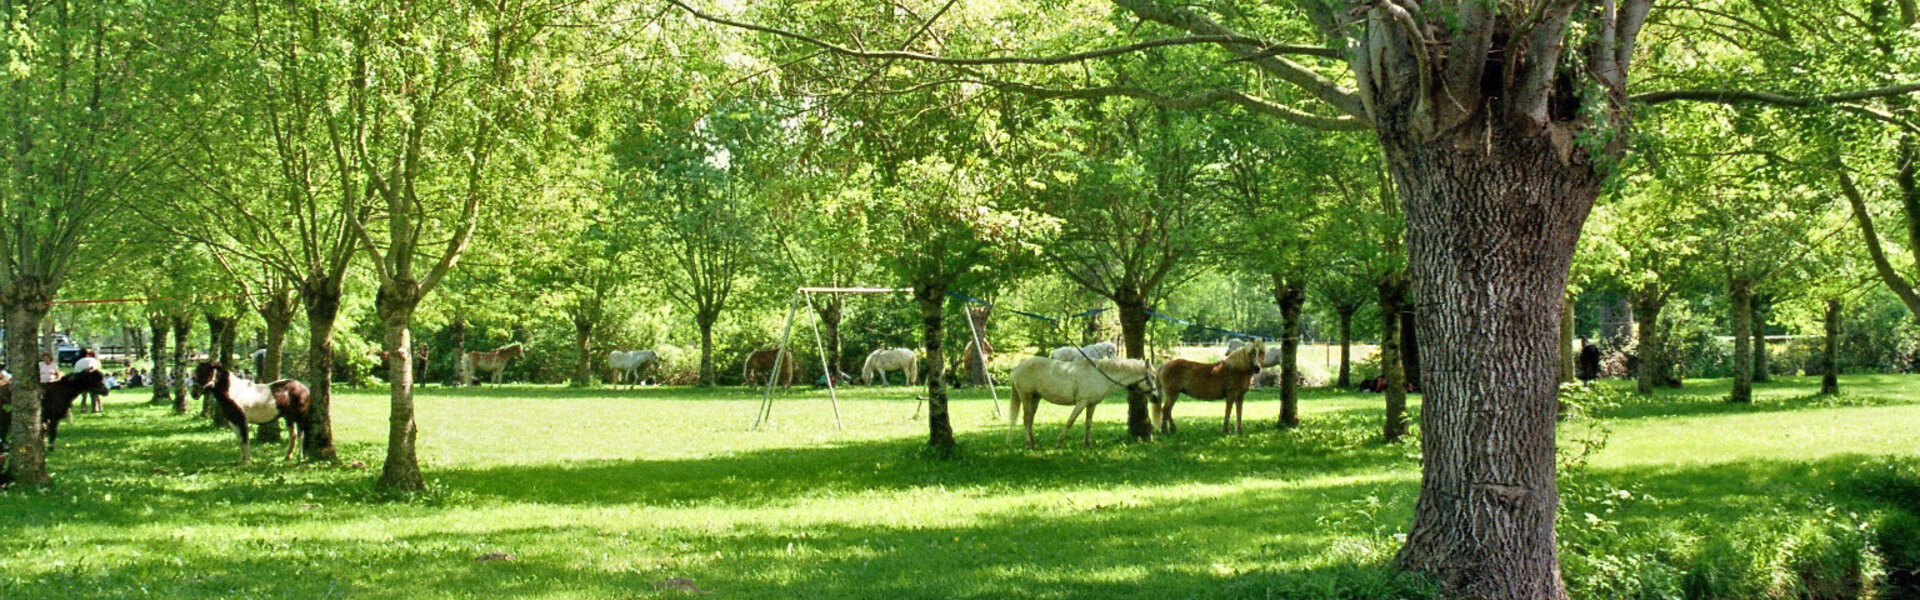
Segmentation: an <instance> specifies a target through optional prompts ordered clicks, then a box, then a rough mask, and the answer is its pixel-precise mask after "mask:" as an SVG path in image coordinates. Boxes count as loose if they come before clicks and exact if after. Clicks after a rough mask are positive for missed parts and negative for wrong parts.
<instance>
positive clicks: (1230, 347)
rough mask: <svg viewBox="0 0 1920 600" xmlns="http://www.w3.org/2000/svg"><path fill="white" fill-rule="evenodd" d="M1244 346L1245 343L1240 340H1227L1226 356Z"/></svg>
mask: <svg viewBox="0 0 1920 600" xmlns="http://www.w3.org/2000/svg"><path fill="white" fill-rule="evenodd" d="M1245 345H1247V341H1246V340H1243V339H1240V338H1233V339H1230V340H1227V354H1233V351H1235V350H1239V349H1240V347H1241V346H1245Z"/></svg>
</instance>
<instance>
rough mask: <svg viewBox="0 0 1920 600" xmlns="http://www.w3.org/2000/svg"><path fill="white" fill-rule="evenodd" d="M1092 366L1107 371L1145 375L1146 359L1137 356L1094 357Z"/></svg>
mask: <svg viewBox="0 0 1920 600" xmlns="http://www.w3.org/2000/svg"><path fill="white" fill-rule="evenodd" d="M1093 366H1094V368H1097V369H1100V370H1102V371H1107V372H1120V373H1126V374H1128V375H1143V376H1144V375H1146V374H1147V371H1148V369H1147V361H1144V360H1140V359H1137V358H1096V359H1093Z"/></svg>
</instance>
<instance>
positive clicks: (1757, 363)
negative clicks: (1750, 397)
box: [1753, 294, 1773, 383]
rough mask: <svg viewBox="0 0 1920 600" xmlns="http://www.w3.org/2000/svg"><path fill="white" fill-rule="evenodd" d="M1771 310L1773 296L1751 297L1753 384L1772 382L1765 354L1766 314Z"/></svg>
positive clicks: (1757, 295)
mask: <svg viewBox="0 0 1920 600" xmlns="http://www.w3.org/2000/svg"><path fill="white" fill-rule="evenodd" d="M1772 310H1773V296H1772V295H1769V294H1754V295H1753V381H1754V382H1755V383H1759V382H1763V381H1772V380H1773V374H1772V373H1769V372H1768V370H1769V369H1771V368H1772V367H1771V366H1770V365H1768V364H1767V363H1768V362H1769V361H1768V360H1767V359H1768V358H1769V356H1768V352H1767V313H1769V312H1772Z"/></svg>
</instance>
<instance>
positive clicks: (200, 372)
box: [193, 361, 230, 398]
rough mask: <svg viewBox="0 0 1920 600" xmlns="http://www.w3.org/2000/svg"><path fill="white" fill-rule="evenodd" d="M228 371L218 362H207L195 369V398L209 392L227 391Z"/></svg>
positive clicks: (228, 383)
mask: <svg viewBox="0 0 1920 600" xmlns="http://www.w3.org/2000/svg"><path fill="white" fill-rule="evenodd" d="M227 375H228V371H227V368H226V367H225V366H222V365H221V364H220V363H218V362H214V361H207V362H203V363H200V364H199V365H196V366H194V367H193V397H195V398H198V397H200V395H201V394H205V393H208V392H221V391H225V390H226V389H227V386H228V385H230V382H228V381H227Z"/></svg>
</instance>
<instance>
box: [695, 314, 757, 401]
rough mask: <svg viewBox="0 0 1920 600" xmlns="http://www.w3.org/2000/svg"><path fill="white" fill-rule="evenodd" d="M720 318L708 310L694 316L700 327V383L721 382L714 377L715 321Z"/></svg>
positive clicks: (714, 383) (708, 384)
mask: <svg viewBox="0 0 1920 600" xmlns="http://www.w3.org/2000/svg"><path fill="white" fill-rule="evenodd" d="M718 319H719V315H717V314H713V313H708V312H700V313H696V314H694V316H693V321H694V324H695V325H698V326H699V327H700V385H704V386H714V385H719V384H720V382H718V381H715V380H714V379H713V322H714V321H716V320H718ZM741 383H742V384H745V383H746V382H744V381H743V382H741Z"/></svg>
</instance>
